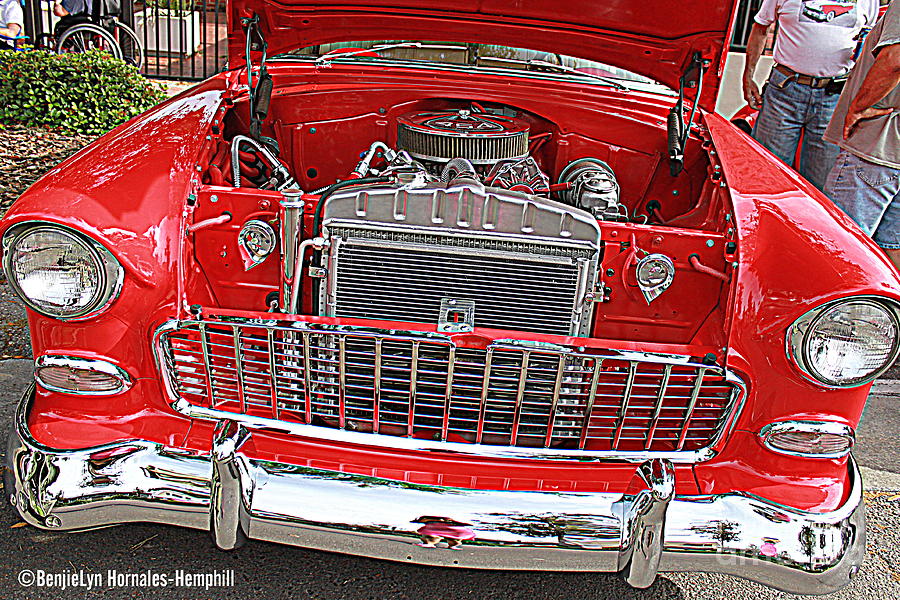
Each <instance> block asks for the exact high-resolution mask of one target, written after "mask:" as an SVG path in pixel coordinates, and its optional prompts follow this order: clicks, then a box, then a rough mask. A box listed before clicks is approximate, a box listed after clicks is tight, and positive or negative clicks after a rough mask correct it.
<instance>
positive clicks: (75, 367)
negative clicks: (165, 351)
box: [34, 356, 131, 396]
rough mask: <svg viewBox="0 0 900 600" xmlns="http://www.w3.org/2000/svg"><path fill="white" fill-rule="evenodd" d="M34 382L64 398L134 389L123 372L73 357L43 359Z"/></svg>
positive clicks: (103, 364) (35, 371)
mask: <svg viewBox="0 0 900 600" xmlns="http://www.w3.org/2000/svg"><path fill="white" fill-rule="evenodd" d="M34 379H35V381H37V382H38V383H39V384H40V385H41V386H42V387H43V388H45V389H48V390H50V391H52V392H62V393H64V394H89V395H101V396H103V395H110V394H118V393H120V392H124V391H125V390H126V389H128V388H129V387H131V378H130V377H129V376H128V374H127V373H126V372H125V371H123V370H122V369H121V368H119V367H117V366H116V365H114V364H112V363H108V362H106V361H102V360H94V359H87V358H78V357H71V356H41V357H40V358H38V360H37V362H36V364H35V369H34Z"/></svg>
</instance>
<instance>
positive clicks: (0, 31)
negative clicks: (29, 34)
mask: <svg viewBox="0 0 900 600" xmlns="http://www.w3.org/2000/svg"><path fill="white" fill-rule="evenodd" d="M21 32H22V27H21V25H19V24H18V23H8V24H7V25H6V27H0V35H5V36H6V37H9V38H14V37H16V36H18V35H19V34H20V33H21Z"/></svg>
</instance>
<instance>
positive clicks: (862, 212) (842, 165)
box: [825, 150, 900, 266]
mask: <svg viewBox="0 0 900 600" xmlns="http://www.w3.org/2000/svg"><path fill="white" fill-rule="evenodd" d="M825 195H827V196H828V197H829V198H831V200H832V202H834V203H835V204H836V205H837V206H838V207H839V208H840V209H841V210H843V211H844V212H845V213H847V215H849V216H850V218H851V219H853V220H854V221H855V222H856V223H857V225H859V227H860V229H862V230H863V231H864V232H865V233H866V234H868V235H869V236H871V237H872V238H873V239H874V240H875V243H876V244H878V245H879V246H880V247H881V248H882V249H883V250H884V251H885V253H886V254H887V256H888V258H889V259H890V260H891V262H892V263H893V264H894V266H898V265H900V263H898V261H900V169H893V168H891V167H885V166H882V165H877V164H874V163H871V162H869V161H867V160H864V159H862V158H859V157H858V156H856V155H854V154H852V153H850V152H847V151H846V150H841V152H840V154H839V155H838V157H837V161H836V162H835V165H834V168H833V169H832V170H831V173H829V174H828V179H827V181H826V184H825Z"/></svg>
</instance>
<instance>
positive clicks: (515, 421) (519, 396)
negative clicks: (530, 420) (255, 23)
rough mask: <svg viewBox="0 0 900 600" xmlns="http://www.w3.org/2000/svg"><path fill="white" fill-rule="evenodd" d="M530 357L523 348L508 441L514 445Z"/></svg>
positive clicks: (520, 417) (517, 432) (520, 416)
mask: <svg viewBox="0 0 900 600" xmlns="http://www.w3.org/2000/svg"><path fill="white" fill-rule="evenodd" d="M530 359H531V352H530V351H528V350H524V351H523V352H522V370H521V371H520V372H519V387H518V388H517V389H516V412H515V414H514V415H513V422H512V433H511V434H510V436H509V443H510V444H512V445H513V446H515V445H516V438H518V436H519V421H520V420H521V419H522V399H523V398H524V397H525V382H526V380H527V379H528V361H529V360H530Z"/></svg>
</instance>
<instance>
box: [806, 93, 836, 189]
mask: <svg viewBox="0 0 900 600" xmlns="http://www.w3.org/2000/svg"><path fill="white" fill-rule="evenodd" d="M839 97H840V95H839V94H826V93H825V90H824V89H819V90H812V89H811V99H812V101H811V102H810V104H809V111H808V112H807V115H806V125H805V127H804V129H803V147H802V149H801V151H800V168H799V169H798V171H799V172H800V174H801V175H802V176H803V177H805V178H806V180H807V181H809V182H810V183H811V184H813V185H814V186H816V187H817V188H819V189H820V190H824V189H825V180H826V179H827V178H828V173H829V172H830V171H831V168H832V167H833V166H834V163H835V160H836V159H837V155H838V152H840V148H839V147H838V146H837V145H836V144H832V143H831V142H826V141H825V140H823V139H822V136H823V135H825V128H826V127H828V122H829V121H830V120H831V115H832V114H834V108H835V106H837V101H838V98H839Z"/></svg>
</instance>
